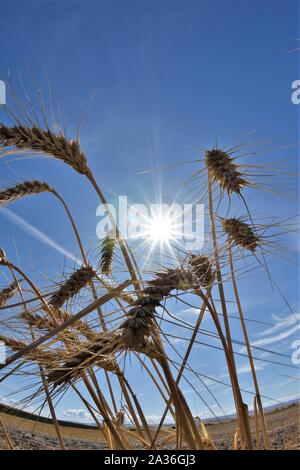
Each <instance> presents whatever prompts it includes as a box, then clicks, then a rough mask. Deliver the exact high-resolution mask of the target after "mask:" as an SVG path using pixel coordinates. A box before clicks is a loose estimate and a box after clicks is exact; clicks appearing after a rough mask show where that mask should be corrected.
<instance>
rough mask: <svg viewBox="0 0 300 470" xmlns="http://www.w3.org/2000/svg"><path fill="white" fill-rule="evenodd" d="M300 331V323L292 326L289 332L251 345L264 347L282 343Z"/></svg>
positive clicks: (282, 332) (286, 331) (283, 332)
mask: <svg viewBox="0 0 300 470" xmlns="http://www.w3.org/2000/svg"><path fill="white" fill-rule="evenodd" d="M299 330H300V323H297V324H296V325H294V326H292V327H291V328H289V329H288V330H285V331H281V332H280V333H278V334H277V335H272V336H268V337H267V338H262V339H259V340H257V341H254V342H252V343H251V344H252V346H259V347H262V346H266V345H268V344H273V343H278V342H279V341H282V340H284V339H286V338H288V337H289V336H291V335H292V334H294V333H296V331H299Z"/></svg>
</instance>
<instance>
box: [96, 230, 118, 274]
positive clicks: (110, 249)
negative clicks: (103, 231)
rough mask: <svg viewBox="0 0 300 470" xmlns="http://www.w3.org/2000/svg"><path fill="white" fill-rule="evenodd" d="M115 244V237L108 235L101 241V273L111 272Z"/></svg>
mask: <svg viewBox="0 0 300 470" xmlns="http://www.w3.org/2000/svg"><path fill="white" fill-rule="evenodd" d="M115 246H116V239H115V238H112V237H109V236H108V237H106V238H105V239H104V240H103V242H102V248H101V260H100V266H101V271H102V273H103V274H109V273H110V272H111V263H112V259H113V254H114V249H115Z"/></svg>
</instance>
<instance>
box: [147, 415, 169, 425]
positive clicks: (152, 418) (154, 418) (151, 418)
mask: <svg viewBox="0 0 300 470" xmlns="http://www.w3.org/2000/svg"><path fill="white" fill-rule="evenodd" d="M146 420H147V422H148V423H149V424H159V423H160V420H161V415H155V414H154V415H147V416H146ZM165 423H173V418H172V417H171V416H170V415H169V414H168V415H167V416H166V418H165Z"/></svg>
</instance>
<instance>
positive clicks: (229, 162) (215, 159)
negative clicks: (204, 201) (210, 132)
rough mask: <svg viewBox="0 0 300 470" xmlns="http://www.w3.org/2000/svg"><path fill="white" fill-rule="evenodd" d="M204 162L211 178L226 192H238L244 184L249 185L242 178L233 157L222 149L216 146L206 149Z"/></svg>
mask: <svg viewBox="0 0 300 470" xmlns="http://www.w3.org/2000/svg"><path fill="white" fill-rule="evenodd" d="M205 164H206V167H207V169H208V171H209V174H210V176H211V178H212V180H213V181H216V182H218V183H219V185H220V187H221V189H223V190H225V191H227V193H228V194H231V193H238V194H239V193H240V192H241V190H242V189H243V188H244V187H245V186H250V185H251V184H250V183H249V182H248V181H247V180H245V179H244V178H243V173H242V172H241V171H239V166H238V165H237V164H236V163H235V162H234V159H233V158H232V157H231V156H230V155H229V154H228V153H226V152H224V151H223V150H220V149H216V148H215V149H212V150H207V151H206V152H205Z"/></svg>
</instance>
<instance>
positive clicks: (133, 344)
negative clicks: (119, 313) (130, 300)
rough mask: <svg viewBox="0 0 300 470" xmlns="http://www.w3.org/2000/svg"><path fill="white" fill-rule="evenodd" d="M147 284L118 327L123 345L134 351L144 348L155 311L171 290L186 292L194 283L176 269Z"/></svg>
mask: <svg viewBox="0 0 300 470" xmlns="http://www.w3.org/2000/svg"><path fill="white" fill-rule="evenodd" d="M148 284H149V287H146V289H144V290H143V291H142V293H141V296H140V298H139V299H138V300H137V301H136V302H135V303H134V304H133V307H132V308H131V309H130V310H129V312H128V317H129V318H127V319H126V320H125V321H124V322H123V323H122V324H121V326H120V328H121V329H122V330H123V341H124V343H125V344H126V345H127V346H128V347H129V348H132V349H135V350H136V349H138V348H143V347H145V346H146V343H147V338H148V337H149V336H150V334H151V327H153V326H154V323H153V319H154V314H155V309H156V308H157V307H158V306H159V305H160V303H161V302H162V300H163V299H165V298H167V297H168V296H169V295H170V293H171V291H172V290H177V289H178V290H186V289H189V288H191V286H192V285H193V284H194V283H193V276H192V274H191V273H189V272H187V271H184V270H183V269H181V268H178V269H167V270H166V271H164V272H161V273H158V274H157V276H156V278H155V279H153V280H152V281H149V282H148Z"/></svg>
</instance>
